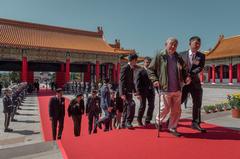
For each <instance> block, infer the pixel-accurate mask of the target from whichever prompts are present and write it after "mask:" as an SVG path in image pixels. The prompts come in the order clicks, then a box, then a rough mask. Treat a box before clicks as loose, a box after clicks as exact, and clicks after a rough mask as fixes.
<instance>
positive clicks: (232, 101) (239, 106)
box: [227, 94, 240, 118]
mask: <svg viewBox="0 0 240 159" xmlns="http://www.w3.org/2000/svg"><path fill="white" fill-rule="evenodd" d="M227 98H228V102H229V105H230V106H231V108H232V117H233V118H240V94H232V95H228V96H227Z"/></svg>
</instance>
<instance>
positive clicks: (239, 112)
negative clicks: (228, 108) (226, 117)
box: [232, 109, 240, 118]
mask: <svg viewBox="0 0 240 159" xmlns="http://www.w3.org/2000/svg"><path fill="white" fill-rule="evenodd" d="M232 117H233V118H240V109H232Z"/></svg>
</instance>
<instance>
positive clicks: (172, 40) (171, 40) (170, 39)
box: [165, 37, 178, 44]
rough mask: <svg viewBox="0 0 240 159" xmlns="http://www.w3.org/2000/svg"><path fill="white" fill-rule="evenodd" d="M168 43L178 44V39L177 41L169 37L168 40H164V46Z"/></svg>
mask: <svg viewBox="0 0 240 159" xmlns="http://www.w3.org/2000/svg"><path fill="white" fill-rule="evenodd" d="M170 42H176V43H177V44H178V39H177V38H174V37H169V38H168V39H167V40H166V42H165V44H168V43H170Z"/></svg>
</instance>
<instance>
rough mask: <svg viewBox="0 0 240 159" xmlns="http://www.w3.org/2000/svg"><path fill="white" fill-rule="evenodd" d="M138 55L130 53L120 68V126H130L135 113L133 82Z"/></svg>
mask: <svg viewBox="0 0 240 159" xmlns="http://www.w3.org/2000/svg"><path fill="white" fill-rule="evenodd" d="M137 58H138V56H137V55H136V54H131V55H129V56H128V61H129V62H128V64H126V65H124V66H123V67H122V68H121V73H120V82H119V93H120V96H121V98H122V99H123V101H124V103H125V106H124V110H123V120H122V127H123V128H124V127H125V126H126V127H127V128H132V121H133V118H134V114H135V103H134V101H133V93H135V92H136V89H135V84H134V69H135V67H136V64H137Z"/></svg>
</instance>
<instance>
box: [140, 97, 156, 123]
mask: <svg viewBox="0 0 240 159" xmlns="http://www.w3.org/2000/svg"><path fill="white" fill-rule="evenodd" d="M141 98H142V100H141V102H140V107H139V110H138V118H137V120H138V121H142V118H143V115H144V112H145V109H146V101H148V110H147V116H146V118H145V122H147V123H149V122H150V121H151V120H152V116H153V110H154V101H155V94H153V93H144V94H143V93H142V94H141Z"/></svg>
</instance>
